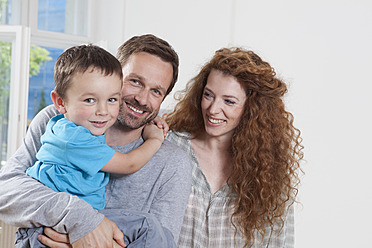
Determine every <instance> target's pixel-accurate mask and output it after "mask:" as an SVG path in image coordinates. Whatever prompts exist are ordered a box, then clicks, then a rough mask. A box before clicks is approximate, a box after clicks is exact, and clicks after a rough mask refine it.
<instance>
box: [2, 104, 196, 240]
mask: <svg viewBox="0 0 372 248" xmlns="http://www.w3.org/2000/svg"><path fill="white" fill-rule="evenodd" d="M56 114H58V111H57V110H56V109H55V108H54V107H53V106H48V107H47V108H45V109H44V110H42V111H41V112H40V113H39V114H38V115H37V116H36V117H35V118H34V120H33V121H32V123H31V124H30V126H29V129H28V131H27V134H26V137H25V139H24V141H23V144H22V146H21V147H20V148H19V149H18V150H17V152H16V153H15V154H14V155H13V156H12V157H11V158H10V159H9V160H8V161H7V163H6V165H5V166H4V167H3V168H2V169H1V170H0V219H1V220H3V221H4V222H6V223H8V224H11V225H15V226H18V227H27V228H32V227H39V226H49V227H53V228H54V229H55V230H56V231H58V232H64V233H69V237H70V241H71V243H73V242H75V241H76V240H78V239H80V238H82V237H83V236H85V235H86V234H87V233H89V232H90V231H92V230H93V229H95V228H96V227H97V226H98V225H99V223H100V222H101V221H102V220H103V217H104V216H103V215H102V214H100V213H99V212H97V211H96V210H95V209H93V208H92V207H91V206H90V205H89V204H88V203H86V202H85V201H83V200H81V199H79V198H78V197H76V196H72V195H70V194H68V193H64V192H55V191H53V190H51V189H50V188H48V187H46V186H44V185H43V184H41V183H40V182H38V181H36V180H34V179H32V178H31V177H29V176H27V175H26V173H25V171H26V169H27V168H28V167H30V166H32V165H33V164H34V163H35V161H36V157H35V156H36V153H37V151H38V150H39V148H40V146H41V143H40V137H41V135H42V134H43V133H44V131H45V128H46V124H47V122H48V121H49V119H50V118H51V117H53V116H55V115H56ZM142 143H143V139H142V138H140V139H138V140H136V141H134V142H132V143H130V144H127V145H124V146H114V147H113V149H115V150H117V151H119V152H123V153H127V152H129V151H131V150H133V149H135V148H137V147H138V146H140V145H141V144H142ZM190 187H191V165H190V159H189V157H188V155H186V153H185V152H184V151H183V150H182V149H180V148H179V147H178V146H176V145H174V144H172V143H170V142H169V141H167V140H165V141H164V142H163V145H162V146H161V148H160V149H159V151H158V152H157V153H156V154H155V155H154V156H153V158H152V159H151V160H150V161H149V162H148V163H147V164H146V165H145V166H144V167H143V168H141V169H140V170H139V171H137V172H136V173H133V174H130V175H119V174H111V175H110V180H109V183H108V185H107V186H106V207H105V209H124V210H128V211H143V212H146V213H151V214H153V215H155V216H156V217H157V219H158V220H159V221H160V223H161V224H162V225H163V227H165V228H168V229H169V230H170V231H171V232H172V234H173V236H174V238H175V240H176V241H177V240H178V236H179V233H180V229H181V225H182V220H183V215H184V213H185V208H186V203H187V200H188V197H189V193H190Z"/></svg>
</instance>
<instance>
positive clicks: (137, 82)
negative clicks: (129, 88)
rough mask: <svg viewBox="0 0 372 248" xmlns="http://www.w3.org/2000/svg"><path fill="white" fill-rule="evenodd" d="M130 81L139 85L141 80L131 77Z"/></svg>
mask: <svg viewBox="0 0 372 248" xmlns="http://www.w3.org/2000/svg"><path fill="white" fill-rule="evenodd" d="M130 82H131V83H132V84H135V85H138V84H139V81H138V80H136V79H131V80H130Z"/></svg>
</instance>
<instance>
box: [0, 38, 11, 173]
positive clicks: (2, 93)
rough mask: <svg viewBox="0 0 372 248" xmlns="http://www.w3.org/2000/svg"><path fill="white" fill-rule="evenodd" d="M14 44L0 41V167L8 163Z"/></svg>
mask: <svg viewBox="0 0 372 248" xmlns="http://www.w3.org/2000/svg"><path fill="white" fill-rule="evenodd" d="M11 50H12V44H11V43H10V42H5V41H0V163H1V164H0V167H1V166H3V165H4V164H5V162H6V159H7V158H6V156H7V150H8V149H7V141H8V116H9V90H10V63H11V54H12V51H11Z"/></svg>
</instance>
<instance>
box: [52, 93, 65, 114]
mask: <svg viewBox="0 0 372 248" xmlns="http://www.w3.org/2000/svg"><path fill="white" fill-rule="evenodd" d="M50 97H51V98H52V101H53V104H54V106H55V107H56V108H57V110H58V111H59V112H60V113H61V114H66V112H67V110H66V107H65V101H64V100H63V99H62V98H61V97H60V96H59V95H58V93H57V92H55V91H54V90H52V92H51V93H50Z"/></svg>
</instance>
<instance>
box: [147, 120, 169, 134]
mask: <svg viewBox="0 0 372 248" xmlns="http://www.w3.org/2000/svg"><path fill="white" fill-rule="evenodd" d="M151 123H154V124H155V125H156V126H158V128H161V129H163V132H164V137H165V136H167V132H168V130H169V126H168V123H167V122H166V121H165V120H164V119H163V118H161V117H160V116H156V117H155V119H154V120H152V121H151Z"/></svg>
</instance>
